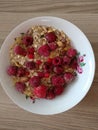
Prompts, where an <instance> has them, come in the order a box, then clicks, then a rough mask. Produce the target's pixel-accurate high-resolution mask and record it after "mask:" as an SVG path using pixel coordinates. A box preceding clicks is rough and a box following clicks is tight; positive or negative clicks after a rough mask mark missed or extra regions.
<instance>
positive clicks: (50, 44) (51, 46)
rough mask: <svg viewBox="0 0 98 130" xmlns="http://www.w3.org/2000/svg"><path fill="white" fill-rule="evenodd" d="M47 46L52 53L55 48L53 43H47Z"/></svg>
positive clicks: (55, 45)
mask: <svg viewBox="0 0 98 130" xmlns="http://www.w3.org/2000/svg"><path fill="white" fill-rule="evenodd" d="M48 46H49V47H50V50H52V51H54V50H55V49H56V48H57V44H56V43H55V42H51V43H49V44H48Z"/></svg>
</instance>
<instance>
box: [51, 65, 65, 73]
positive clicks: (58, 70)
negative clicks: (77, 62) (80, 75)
mask: <svg viewBox="0 0 98 130" xmlns="http://www.w3.org/2000/svg"><path fill="white" fill-rule="evenodd" d="M53 71H54V72H55V73H56V74H62V73H63V71H64V70H63V68H62V67H61V66H55V67H54V69H53Z"/></svg>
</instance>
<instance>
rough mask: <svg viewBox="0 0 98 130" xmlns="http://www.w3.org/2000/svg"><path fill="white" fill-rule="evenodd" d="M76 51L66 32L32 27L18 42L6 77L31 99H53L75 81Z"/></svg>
mask: <svg viewBox="0 0 98 130" xmlns="http://www.w3.org/2000/svg"><path fill="white" fill-rule="evenodd" d="M76 55H77V51H76V49H74V48H73V47H72V45H71V43H70V39H69V38H68V36H67V35H66V34H65V33H64V32H63V31H59V30H58V29H55V28H54V27H48V26H40V25H37V26H33V27H32V28H30V29H28V31H27V32H26V33H21V35H20V36H19V37H16V38H15V42H14V43H13V45H12V46H11V48H10V66H9V67H8V68H7V73H8V75H9V76H11V77H12V79H13V81H14V83H15V88H16V89H17V90H18V91H19V92H20V93H23V94H25V95H26V97H30V98H31V99H35V98H46V99H53V98H55V97H56V96H58V95H60V94H62V92H63V91H64V88H65V87H66V86H67V84H69V83H70V82H71V81H73V80H74V79H75V77H76V68H77V58H76Z"/></svg>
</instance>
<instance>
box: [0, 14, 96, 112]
mask: <svg viewBox="0 0 98 130" xmlns="http://www.w3.org/2000/svg"><path fill="white" fill-rule="evenodd" d="M37 24H39V25H47V26H54V27H55V28H57V29H59V30H63V31H64V32H65V33H66V34H67V35H68V36H69V37H70V39H71V41H72V44H73V46H74V47H75V48H76V49H77V50H78V51H79V52H80V53H81V55H83V54H86V56H85V63H86V65H85V66H84V68H83V73H82V74H78V78H77V80H76V81H75V82H74V83H72V84H71V85H69V86H68V87H67V89H66V90H65V91H64V93H63V94H62V95H61V96H58V97H57V98H55V99H53V100H44V99H41V100H37V101H36V102H35V103H34V104H33V103H32V102H31V100H26V99H25V96H24V95H22V94H20V93H18V92H17V91H16V90H15V88H14V84H13V82H12V80H11V78H10V76H8V75H7V74H6V68H7V66H8V65H9V48H10V46H11V44H13V42H14V38H15V37H17V36H18V35H19V34H20V33H22V32H26V31H27V29H28V28H30V27H32V26H33V25H37ZM94 72H95V59H94V54H93V50H92V47H91V45H90V42H89V41H88V39H87V38H86V36H85V35H84V34H83V32H82V31H81V30H80V29H79V28H78V27H76V26H75V25H73V24H72V23H70V22H68V21H67V20H64V19H61V18H56V17H49V16H47V17H45V16H44V17H37V18H32V19H29V20H27V21H25V22H23V23H21V24H20V25H18V26H17V27H16V28H14V29H13V30H12V32H11V33H10V34H9V35H8V36H7V38H6V39H5V41H4V43H3V45H2V47H1V50H0V82H1V85H2V87H3V88H4V90H5V92H6V93H7V95H8V96H9V97H10V98H11V99H12V100H13V102H14V103H15V104H17V105H18V106H20V107H21V108H23V109H25V110H27V111H30V112H32V113H37V114H42V115H51V114H57V113H61V112H64V111H67V110H68V109H70V108H72V107H74V106H75V105H76V104H78V103H79V102H80V101H81V100H82V99H83V97H84V96H85V95H86V94H87V92H88V90H89V89H90V86H91V83H92V81H93V78H94Z"/></svg>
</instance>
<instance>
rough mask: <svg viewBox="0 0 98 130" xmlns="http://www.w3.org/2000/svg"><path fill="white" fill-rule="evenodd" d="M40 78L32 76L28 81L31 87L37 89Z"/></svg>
mask: <svg viewBox="0 0 98 130" xmlns="http://www.w3.org/2000/svg"><path fill="white" fill-rule="evenodd" d="M40 82H41V80H40V77H39V76H33V77H32V78H31V79H30V80H29V83H30V85H31V86H32V87H37V86H39V85H40Z"/></svg>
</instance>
